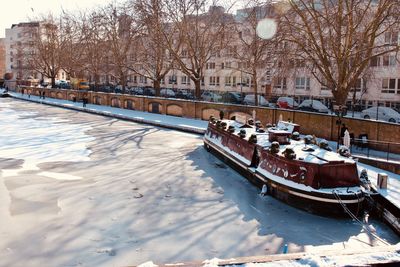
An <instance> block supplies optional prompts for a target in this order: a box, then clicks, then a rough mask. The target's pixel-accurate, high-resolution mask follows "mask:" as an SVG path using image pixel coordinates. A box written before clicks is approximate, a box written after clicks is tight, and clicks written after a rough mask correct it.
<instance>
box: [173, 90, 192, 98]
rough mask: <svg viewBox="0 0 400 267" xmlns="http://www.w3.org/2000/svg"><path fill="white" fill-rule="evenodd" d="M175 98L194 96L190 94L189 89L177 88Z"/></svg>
mask: <svg viewBox="0 0 400 267" xmlns="http://www.w3.org/2000/svg"><path fill="white" fill-rule="evenodd" d="M175 97H176V98H179V99H194V96H193V95H192V93H191V92H190V91H186V90H179V91H178V92H177V93H176V95H175Z"/></svg>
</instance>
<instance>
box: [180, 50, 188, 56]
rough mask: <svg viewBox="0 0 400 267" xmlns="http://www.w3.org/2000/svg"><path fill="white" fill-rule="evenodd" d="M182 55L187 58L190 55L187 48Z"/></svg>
mask: <svg viewBox="0 0 400 267" xmlns="http://www.w3.org/2000/svg"><path fill="white" fill-rule="evenodd" d="M181 56H182V57H183V58H186V57H187V56H188V52H187V50H182V53H181Z"/></svg>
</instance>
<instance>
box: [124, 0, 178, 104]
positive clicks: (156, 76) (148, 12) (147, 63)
mask: <svg viewBox="0 0 400 267" xmlns="http://www.w3.org/2000/svg"><path fill="white" fill-rule="evenodd" d="M163 6H164V1H163V0H139V1H136V2H135V4H134V7H135V9H136V10H137V12H138V13H139V18H140V22H141V24H142V27H143V29H142V31H141V34H140V35H139V36H138V37H137V38H136V40H135V48H136V49H135V51H132V54H133V55H134V61H133V62H132V63H133V64H132V65H131V67H130V69H131V70H132V71H133V72H134V73H136V74H139V75H141V76H144V77H146V78H148V79H150V80H152V81H153V87H154V89H155V94H156V96H159V95H160V87H161V81H162V80H163V79H164V78H165V75H166V74H167V73H168V72H169V70H170V69H171V68H172V64H173V60H171V59H170V58H169V57H168V55H167V53H166V50H167V46H166V45H165V42H164V36H163V32H164V31H165V30H166V25H167V21H166V10H164V9H163Z"/></svg>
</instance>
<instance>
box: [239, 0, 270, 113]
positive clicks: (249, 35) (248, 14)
mask: <svg viewBox="0 0 400 267" xmlns="http://www.w3.org/2000/svg"><path fill="white" fill-rule="evenodd" d="M275 16H276V15H275V14H274V12H273V5H272V2H269V1H268V2H265V1H262V2H261V1H259V0H251V1H249V2H247V4H246V7H245V8H244V9H242V10H241V12H240V15H239V16H238V19H239V21H238V23H236V24H235V25H236V27H235V33H236V34H238V36H237V37H236V38H238V40H239V42H238V48H237V49H234V50H233V52H234V57H235V58H237V59H238V60H239V61H240V64H239V68H240V71H241V73H242V72H244V73H246V74H248V75H250V76H251V80H252V82H251V87H252V89H253V91H254V97H255V98H254V99H255V105H256V106H258V87H259V81H260V80H261V78H262V76H263V75H264V74H265V72H266V71H267V69H269V68H270V67H272V64H273V62H274V60H273V59H274V58H275V57H276V55H274V53H273V52H274V51H275V49H274V48H275V46H276V44H275V43H276V42H277V38H276V37H275V38H274V36H271V38H270V39H263V38H261V37H260V36H259V35H260V32H257V26H258V25H259V23H260V21H262V20H263V19H269V21H267V22H270V23H271V24H274V23H275V25H276V23H277V22H276V21H275V20H274V19H273V17H275ZM276 28H277V27H276ZM272 30H273V29H272ZM271 35H272V34H271ZM235 36H236V35H235ZM241 82H242V81H241Z"/></svg>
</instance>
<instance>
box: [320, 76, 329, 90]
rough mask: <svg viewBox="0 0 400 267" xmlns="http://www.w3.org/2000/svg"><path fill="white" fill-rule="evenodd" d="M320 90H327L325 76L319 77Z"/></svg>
mask: <svg viewBox="0 0 400 267" xmlns="http://www.w3.org/2000/svg"><path fill="white" fill-rule="evenodd" d="M320 84H321V91H327V90H329V88H328V81H327V80H326V79H325V78H321V82H320Z"/></svg>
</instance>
